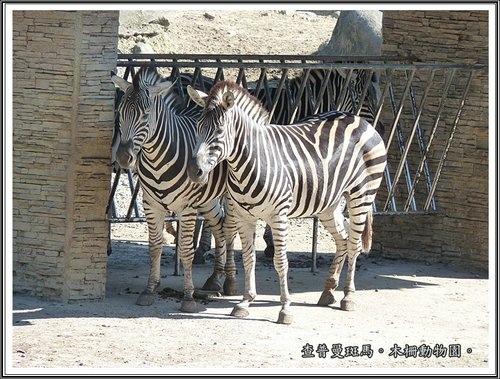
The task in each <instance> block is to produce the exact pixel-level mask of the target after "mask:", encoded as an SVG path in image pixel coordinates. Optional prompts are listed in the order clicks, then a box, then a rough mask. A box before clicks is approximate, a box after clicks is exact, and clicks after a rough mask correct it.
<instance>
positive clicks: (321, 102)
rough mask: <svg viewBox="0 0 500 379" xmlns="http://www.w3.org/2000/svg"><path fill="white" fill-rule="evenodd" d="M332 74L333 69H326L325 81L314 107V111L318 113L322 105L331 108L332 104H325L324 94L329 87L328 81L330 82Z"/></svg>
mask: <svg viewBox="0 0 500 379" xmlns="http://www.w3.org/2000/svg"><path fill="white" fill-rule="evenodd" d="M331 75H332V70H326V75H325V77H324V80H323V83H321V87H320V89H319V93H318V97H317V98H316V106H315V107H314V111H313V113H318V112H319V110H320V108H321V106H323V107H328V109H329V108H330V104H324V95H325V91H326V89H327V88H328V83H329V82H330V76H331ZM323 109H324V108H323Z"/></svg>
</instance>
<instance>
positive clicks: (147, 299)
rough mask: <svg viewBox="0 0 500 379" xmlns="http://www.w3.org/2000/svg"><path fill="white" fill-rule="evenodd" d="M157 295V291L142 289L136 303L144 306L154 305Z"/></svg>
mask: <svg viewBox="0 0 500 379" xmlns="http://www.w3.org/2000/svg"><path fill="white" fill-rule="evenodd" d="M155 296H156V293H155V292H148V291H142V293H141V294H140V295H139V297H138V298H137V300H136V302H135V303H136V304H137V305H143V306H149V305H153V304H154V302H155Z"/></svg>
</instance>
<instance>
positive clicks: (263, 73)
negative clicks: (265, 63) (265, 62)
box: [254, 68, 267, 94]
mask: <svg viewBox="0 0 500 379" xmlns="http://www.w3.org/2000/svg"><path fill="white" fill-rule="evenodd" d="M266 78H267V70H266V69H265V68H262V69H261V70H260V76H259V80H258V81H257V85H256V86H255V89H254V91H255V92H254V94H258V93H259V91H260V90H261V88H262V86H263V84H264V80H265V79H266Z"/></svg>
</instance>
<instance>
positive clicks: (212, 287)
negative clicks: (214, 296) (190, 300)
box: [201, 273, 222, 292]
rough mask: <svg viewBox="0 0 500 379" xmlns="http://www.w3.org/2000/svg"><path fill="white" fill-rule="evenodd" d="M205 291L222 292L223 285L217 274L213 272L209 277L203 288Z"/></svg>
mask: <svg viewBox="0 0 500 379" xmlns="http://www.w3.org/2000/svg"><path fill="white" fill-rule="evenodd" d="M201 289H202V290H204V291H213V292H220V291H221V290H222V285H221V284H220V281H219V279H218V278H217V274H216V273H213V274H212V275H211V276H210V278H208V279H207V281H206V282H205V284H204V285H203V287H202V288H201Z"/></svg>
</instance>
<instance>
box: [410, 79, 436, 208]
mask: <svg viewBox="0 0 500 379" xmlns="http://www.w3.org/2000/svg"><path fill="white" fill-rule="evenodd" d="M434 71H435V70H433V72H434ZM410 99H411V105H412V109H413V114H414V115H415V112H416V103H415V95H414V93H413V87H411V88H410ZM417 142H418V146H419V148H420V154H421V155H422V157H423V154H424V151H425V149H426V145H425V141H424V138H423V134H422V128H421V127H420V124H418V125H417ZM424 176H425V183H426V186H427V191H429V190H430V188H431V182H432V179H431V173H430V171H429V165H428V164H427V159H425V160H424ZM414 182H415V181H414ZM411 188H412V189H413V187H411ZM432 209H436V202H435V201H434V198H432Z"/></svg>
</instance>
